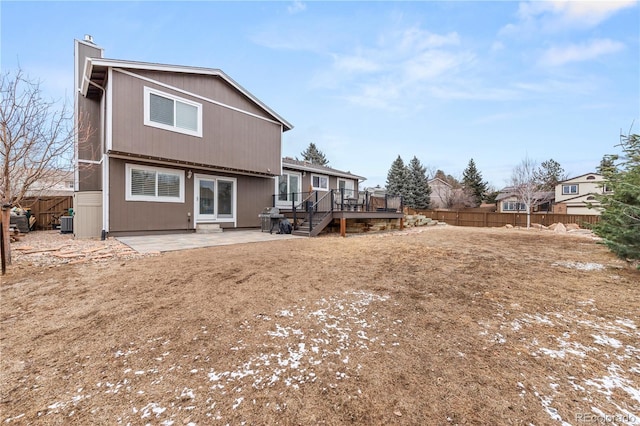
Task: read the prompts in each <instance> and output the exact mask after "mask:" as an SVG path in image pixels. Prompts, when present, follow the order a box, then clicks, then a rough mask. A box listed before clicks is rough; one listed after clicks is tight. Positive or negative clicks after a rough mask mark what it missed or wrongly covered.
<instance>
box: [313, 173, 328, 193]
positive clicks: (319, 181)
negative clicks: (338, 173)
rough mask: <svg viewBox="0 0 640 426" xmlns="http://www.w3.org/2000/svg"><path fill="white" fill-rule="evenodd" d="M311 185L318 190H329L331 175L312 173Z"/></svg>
mask: <svg viewBox="0 0 640 426" xmlns="http://www.w3.org/2000/svg"><path fill="white" fill-rule="evenodd" d="M311 186H312V187H313V189H314V190H316V191H328V190H329V177H328V176H322V175H311Z"/></svg>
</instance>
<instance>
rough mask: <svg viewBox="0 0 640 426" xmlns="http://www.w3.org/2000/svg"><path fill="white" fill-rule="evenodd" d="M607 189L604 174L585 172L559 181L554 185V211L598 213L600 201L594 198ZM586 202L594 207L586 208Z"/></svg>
mask: <svg viewBox="0 0 640 426" xmlns="http://www.w3.org/2000/svg"><path fill="white" fill-rule="evenodd" d="M605 192H608V191H607V186H606V185H605V179H604V176H602V175H601V174H598V173H587V174H584V175H580V176H576V177H574V178H571V179H567V180H565V181H562V182H560V183H559V184H558V185H556V192H555V197H556V202H555V206H554V208H553V212H554V213H565V214H587V215H599V214H600V209H599V208H598V207H597V206H599V205H600V203H599V202H598V201H597V200H596V195H597V194H603V193H605ZM587 203H592V204H593V205H594V206H595V208H591V209H590V208H588V207H587Z"/></svg>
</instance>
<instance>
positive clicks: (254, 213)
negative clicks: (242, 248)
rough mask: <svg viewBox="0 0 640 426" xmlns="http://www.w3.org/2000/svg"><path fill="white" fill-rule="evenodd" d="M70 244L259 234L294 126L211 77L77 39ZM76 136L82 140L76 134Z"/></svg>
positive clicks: (212, 73)
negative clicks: (223, 232) (202, 228)
mask: <svg viewBox="0 0 640 426" xmlns="http://www.w3.org/2000/svg"><path fill="white" fill-rule="evenodd" d="M74 74H75V85H76V96H75V117H76V128H77V129H90V130H91V132H90V133H87V134H79V135H78V137H77V141H76V159H77V160H76V161H77V162H76V171H75V182H76V183H75V200H74V211H75V219H74V233H75V234H76V236H77V237H95V236H100V235H101V234H102V235H105V234H106V233H108V234H109V235H116V236H117V235H125V234H128V235H134V234H142V233H156V232H158V233H160V232H163V233H166V232H180V231H182V232H184V231H189V230H193V229H196V228H197V227H198V226H199V225H201V224H219V225H220V226H221V227H222V228H241V227H257V226H259V225H260V219H259V218H258V213H259V212H260V211H261V210H262V209H263V208H264V206H269V205H272V202H273V199H272V195H273V189H274V180H276V179H275V178H276V177H278V176H281V175H282V170H283V168H282V153H281V145H282V134H283V132H285V131H287V130H290V129H291V128H292V127H293V126H292V125H291V124H290V123H288V122H287V121H286V120H285V119H284V118H282V117H281V116H280V115H278V114H277V113H276V112H274V111H273V110H272V109H270V108H269V107H268V106H267V105H265V104H264V103H262V102H261V101H260V100H259V99H257V98H256V97H255V96H253V95H252V94H251V93H250V92H249V91H247V90H246V89H245V88H243V87H242V86H240V85H239V84H238V83H237V82H235V81H234V80H232V79H231V78H230V77H229V76H228V75H226V74H225V73H224V72H222V71H221V70H218V69H209V68H198V67H187V66H177V65H164V64H155V63H143V62H134V61H123V60H116V59H106V58H104V57H103V49H102V48H100V47H98V46H96V45H95V44H94V43H93V40H92V38H91V37H90V36H87V37H85V39H84V40H82V41H80V40H75V73H74ZM78 133H80V132H78Z"/></svg>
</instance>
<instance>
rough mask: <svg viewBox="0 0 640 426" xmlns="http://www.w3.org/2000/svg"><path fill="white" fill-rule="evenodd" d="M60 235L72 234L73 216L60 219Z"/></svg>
mask: <svg viewBox="0 0 640 426" xmlns="http://www.w3.org/2000/svg"><path fill="white" fill-rule="evenodd" d="M60 233H61V234H72V233H73V216H61V217H60Z"/></svg>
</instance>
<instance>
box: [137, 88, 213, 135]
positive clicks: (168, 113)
mask: <svg viewBox="0 0 640 426" xmlns="http://www.w3.org/2000/svg"><path fill="white" fill-rule="evenodd" d="M144 124H145V125H147V126H152V127H158V128H160V129H164V130H170V131H173V132H178V133H184V134H186V135H191V136H198V137H202V104H199V103H197V102H193V101H190V100H188V99H184V98H181V97H178V96H175V95H170V94H168V93H164V92H161V91H159V90H156V89H152V88H150V87H146V86H145V88H144Z"/></svg>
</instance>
